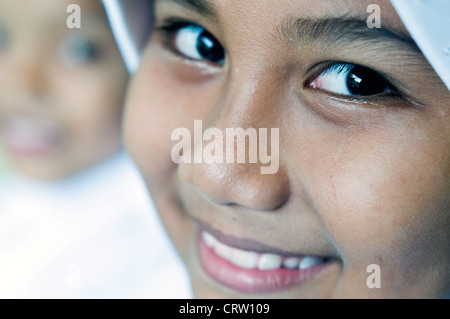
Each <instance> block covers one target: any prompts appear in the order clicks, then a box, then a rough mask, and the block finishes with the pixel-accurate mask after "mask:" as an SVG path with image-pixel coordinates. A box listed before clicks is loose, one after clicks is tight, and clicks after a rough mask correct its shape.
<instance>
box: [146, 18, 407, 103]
mask: <svg viewBox="0 0 450 319" xmlns="http://www.w3.org/2000/svg"><path fill="white" fill-rule="evenodd" d="M186 27H191V28H202V29H205V28H203V27H202V26H201V25H199V24H196V23H194V22H191V21H188V20H183V19H178V18H172V19H167V20H166V21H164V23H163V24H162V25H160V26H156V27H155V31H158V32H159V33H160V34H162V36H163V37H162V40H163V45H164V47H165V48H166V49H168V50H169V51H170V52H171V53H172V54H175V55H176V56H179V57H181V58H183V59H186V60H195V59H193V58H190V57H188V56H186V55H184V54H183V53H181V52H180V51H179V50H177V49H176V48H175V47H174V45H173V41H174V37H175V35H176V34H177V32H179V31H180V30H182V29H183V28H186ZM205 30H206V29H205ZM206 31H207V30H206ZM355 69H357V70H359V71H360V72H361V71H363V72H366V73H367V74H369V75H371V76H372V78H373V79H375V80H378V81H379V83H378V84H380V83H381V84H385V88H386V89H387V90H385V91H384V92H382V93H377V94H368V95H353V94H339V93H336V92H333V91H330V90H326V89H321V88H316V87H314V86H312V84H313V83H314V81H316V79H317V78H319V77H320V76H325V75H328V74H332V73H333V72H334V73H335V74H338V75H340V74H342V73H343V72H351V71H352V70H355ZM315 74H316V75H315V76H314V77H313V78H312V80H309V81H307V82H306V86H307V87H309V88H314V89H318V90H321V91H323V92H325V93H327V94H330V95H334V96H337V97H340V98H343V99H347V100H355V101H359V102H361V101H364V100H367V101H368V100H375V99H378V100H380V99H386V98H391V99H392V98H399V97H402V95H401V94H400V92H399V90H397V88H396V87H395V86H394V85H392V83H391V81H389V80H388V79H386V77H385V76H384V75H382V74H381V73H380V72H378V71H375V70H373V69H370V68H368V67H365V66H362V65H358V64H354V63H350V62H342V61H330V62H325V63H324V64H322V67H321V68H320V71H319V72H316V73H315ZM352 75H353V74H352ZM352 78H353V79H354V78H358V77H357V76H353V77H352ZM358 79H359V80H361V79H360V78H358ZM346 81H347V82H346V84H347V83H348V78H347V79H346ZM349 91H350V90H349Z"/></svg>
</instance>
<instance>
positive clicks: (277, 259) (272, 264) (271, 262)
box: [258, 254, 282, 270]
mask: <svg viewBox="0 0 450 319" xmlns="http://www.w3.org/2000/svg"><path fill="white" fill-rule="evenodd" d="M281 262H282V258H281V256H279V255H274V254H262V255H261V257H259V261H258V269H260V270H271V269H277V268H280V266H281Z"/></svg>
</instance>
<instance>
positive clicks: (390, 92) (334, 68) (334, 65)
mask: <svg viewBox="0 0 450 319" xmlns="http://www.w3.org/2000/svg"><path fill="white" fill-rule="evenodd" d="M315 67H317V65H316V66H314V67H313V68H311V69H314V68H315ZM355 69H357V70H359V71H365V72H367V73H369V74H370V75H372V77H373V78H375V79H376V80H379V81H380V82H381V83H383V84H384V88H385V89H386V90H385V92H382V93H379V94H373V95H349V94H339V93H335V92H332V91H330V90H326V89H321V88H318V87H315V86H314V85H313V83H314V81H316V80H317V79H318V78H319V77H320V76H325V75H329V74H333V73H334V74H338V75H341V74H342V73H344V72H348V73H350V72H352V71H353V70H355ZM306 86H307V87H309V88H314V89H319V90H321V91H324V92H326V93H327V94H331V95H334V96H338V97H341V98H345V99H351V100H357V101H361V100H369V99H370V100H374V99H381V98H400V97H402V94H401V93H400V91H399V90H398V89H397V88H396V86H395V85H393V84H392V82H391V81H389V80H388V79H387V78H386V76H384V75H383V74H381V73H380V72H378V71H376V70H373V69H371V68H368V67H365V66H363V65H359V64H355V63H351V62H343V61H329V62H325V63H322V64H321V67H320V69H319V71H318V72H315V75H314V76H313V77H312V79H311V77H310V80H308V81H307V82H306Z"/></svg>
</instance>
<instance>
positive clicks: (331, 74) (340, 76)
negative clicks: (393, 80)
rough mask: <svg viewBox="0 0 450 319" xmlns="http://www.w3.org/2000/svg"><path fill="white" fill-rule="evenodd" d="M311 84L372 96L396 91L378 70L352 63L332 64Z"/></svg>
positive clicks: (325, 89) (324, 88)
mask: <svg viewBox="0 0 450 319" xmlns="http://www.w3.org/2000/svg"><path fill="white" fill-rule="evenodd" d="M311 86H312V87H313V88H318V89H321V90H324V91H329V92H332V93H336V94H340V95H350V96H372V95H378V94H382V93H389V92H394V91H395V90H394V89H393V88H392V86H391V84H390V83H389V82H388V81H387V80H386V79H385V78H384V77H383V76H381V75H380V74H379V73H377V72H376V71H374V70H371V69H369V68H367V67H364V66H360V65H355V64H350V63H335V64H333V65H331V66H330V67H328V68H327V69H325V70H324V71H322V72H321V73H320V74H319V76H317V77H316V78H315V79H314V81H312V82H311Z"/></svg>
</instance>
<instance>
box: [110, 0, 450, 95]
mask: <svg viewBox="0 0 450 319" xmlns="http://www.w3.org/2000/svg"><path fill="white" fill-rule="evenodd" d="M102 1H103V4H104V6H105V8H106V11H107V14H108V18H109V20H110V22H111V27H112V30H113V32H114V35H115V37H116V40H117V43H118V44H119V48H120V51H121V52H122V55H123V57H124V60H125V64H126V66H127V68H128V71H129V72H130V73H134V72H136V70H137V69H138V67H139V60H140V54H139V50H140V48H139V47H138V45H137V44H136V41H134V40H133V36H132V32H130V30H129V25H128V23H127V19H130V17H129V16H128V17H127V13H126V10H124V6H123V5H122V0H102ZM139 1H140V0H126V6H127V7H128V6H133V5H136V4H139ZM147 3H148V1H147ZM391 3H392V5H393V6H394V8H395V10H396V11H397V13H398V15H399V16H400V18H401V20H402V21H403V23H404V25H405V26H406V28H407V29H408V31H409V33H410V34H411V36H412V37H413V39H414V41H415V42H416V43H417V45H418V46H419V48H420V49H421V51H422V53H423V54H424V56H425V57H426V58H427V59H428V61H429V62H430V64H431V65H432V66H433V68H434V70H435V71H436V73H437V74H438V75H439V77H440V78H441V79H442V81H443V82H444V83H445V85H446V86H447V88H449V89H450V17H449V15H450V1H449V0H391ZM381 14H383V13H382V12H381ZM131 19H132V18H131Z"/></svg>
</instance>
